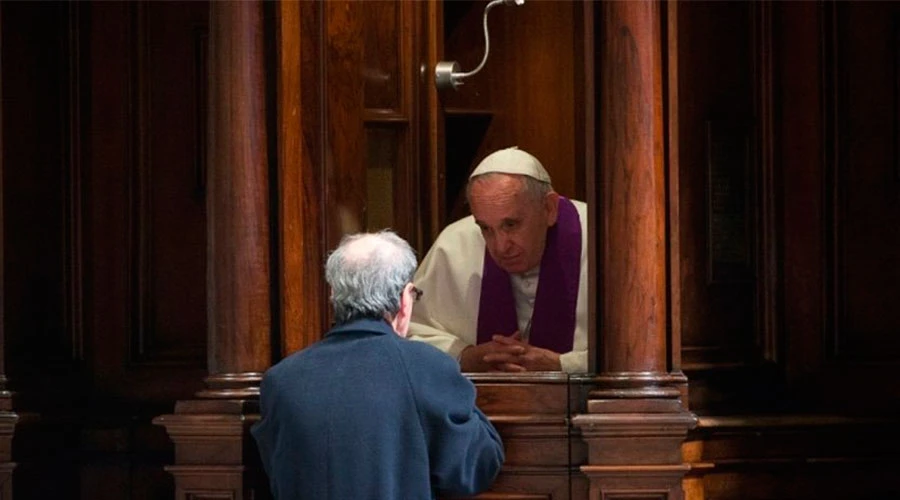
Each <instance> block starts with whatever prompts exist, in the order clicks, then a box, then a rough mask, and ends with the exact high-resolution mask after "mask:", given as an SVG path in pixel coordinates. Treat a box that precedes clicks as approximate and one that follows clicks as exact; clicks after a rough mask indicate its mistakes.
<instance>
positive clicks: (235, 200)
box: [204, 1, 271, 397]
mask: <svg viewBox="0 0 900 500" xmlns="http://www.w3.org/2000/svg"><path fill="white" fill-rule="evenodd" d="M209 24H210V28H209V64H210V70H209V107H208V109H209V131H208V145H209V146H208V149H209V154H208V157H209V163H208V167H207V179H208V180H207V186H208V188H207V189H208V191H207V217H208V220H209V223H208V228H207V231H208V237H207V238H208V240H207V249H208V256H209V257H208V258H209V271H208V275H207V293H208V295H209V297H208V308H209V309H208V318H209V322H210V324H209V338H210V342H209V366H208V368H209V372H210V376H209V378H208V379H207V383H208V385H209V386H210V388H209V392H208V393H204V395H209V396H218V397H222V396H226V395H231V394H230V391H232V390H237V391H245V390H252V389H251V388H252V387H253V386H254V385H255V384H258V376H256V377H254V376H250V375H249V374H254V373H256V374H261V372H262V371H264V370H265V369H266V367H268V365H269V363H270V357H271V351H270V347H269V346H270V344H269V334H270V332H271V304H270V302H269V301H270V296H269V294H270V287H271V285H270V283H271V282H270V276H269V272H270V250H269V234H270V232H269V195H268V192H269V176H268V171H269V168H268V143H267V134H266V98H265V90H266V80H265V66H264V62H265V57H264V50H263V49H264V40H263V29H264V27H263V6H262V3H260V2H254V1H249V2H212V3H211V4H210V20H209ZM254 379H255V381H254Z"/></svg>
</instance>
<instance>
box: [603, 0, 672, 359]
mask: <svg viewBox="0 0 900 500" xmlns="http://www.w3.org/2000/svg"><path fill="white" fill-rule="evenodd" d="M659 9H660V6H659V5H657V4H654V3H650V2H607V3H604V4H603V6H602V7H601V10H602V12H601V19H603V23H604V24H603V29H601V30H600V32H602V33H603V38H602V40H600V44H599V54H598V59H599V61H600V65H601V66H600V71H599V73H600V84H599V85H600V96H601V97H600V102H599V103H598V105H599V107H600V109H602V110H604V111H603V113H602V114H601V115H600V120H599V121H600V142H599V148H598V151H599V155H598V157H599V161H600V165H601V168H602V171H603V183H602V188H601V189H602V192H601V194H600V199H601V200H602V201H601V202H602V204H603V213H604V220H603V225H602V226H598V227H599V228H600V233H599V234H598V241H599V242H600V243H599V244H600V245H601V247H600V267H601V269H603V274H602V280H601V285H600V287H599V290H598V293H599V295H600V297H601V300H602V307H600V310H601V317H600V318H599V322H600V323H599V325H600V329H601V330H602V331H603V332H604V333H603V336H602V338H603V345H601V346H600V358H599V359H600V360H601V362H600V366H599V367H598V369H599V370H600V371H603V372H661V371H665V370H666V335H667V332H666V324H667V318H666V303H667V300H666V287H667V286H666V245H665V230H666V223H665V214H666V203H665V200H666V198H665V191H666V172H665V164H664V161H663V160H664V156H663V154H664V151H663V143H664V138H665V130H664V128H663V82H662V66H661V64H662V60H661V57H662V55H661V50H662V41H661V38H660V37H661V31H660V12H659Z"/></svg>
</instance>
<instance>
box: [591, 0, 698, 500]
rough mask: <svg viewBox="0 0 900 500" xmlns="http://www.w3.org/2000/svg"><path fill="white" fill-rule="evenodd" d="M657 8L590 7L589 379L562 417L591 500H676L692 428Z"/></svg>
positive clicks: (647, 4)
mask: <svg viewBox="0 0 900 500" xmlns="http://www.w3.org/2000/svg"><path fill="white" fill-rule="evenodd" d="M663 8H664V7H663V6H662V5H661V4H660V3H658V2H655V1H643V0H642V1H631V2H603V3H602V6H601V7H600V9H601V14H600V17H599V23H600V24H599V28H600V29H599V32H600V44H599V46H598V54H597V60H598V61H599V75H600V88H599V96H600V97H599V99H600V102H599V107H598V109H599V112H598V120H599V122H600V143H599V148H598V151H599V158H600V164H599V168H600V171H601V178H602V179H603V181H602V182H601V183H600V184H599V189H601V191H600V192H599V193H598V195H599V196H598V199H599V200H600V201H601V202H600V207H599V213H598V216H599V217H600V219H599V220H600V221H601V222H600V224H599V226H598V227H599V228H600V231H599V232H600V234H599V241H600V245H601V246H600V249H599V252H598V262H599V266H600V272H599V273H598V276H599V279H600V281H599V282H598V287H597V288H598V294H597V295H598V300H599V308H598V309H599V311H600V314H599V316H600V318H599V320H600V322H599V339H600V351H599V352H600V356H599V367H598V372H599V375H598V377H597V378H596V380H595V384H596V385H595V389H593V390H592V391H590V395H589V399H588V402H587V413H585V414H581V415H577V416H575V417H574V420H573V423H574V425H575V426H576V427H578V428H579V429H580V431H581V434H582V437H583V439H584V440H585V441H586V442H587V445H588V464H587V465H584V466H582V467H581V470H582V472H583V473H584V474H585V475H586V476H587V477H588V478H589V481H590V496H589V497H590V498H592V499H600V498H604V499H609V498H619V497H621V498H636V497H641V498H661V499H663V498H664V499H681V498H683V491H682V488H681V479H682V477H683V476H684V474H685V472H686V471H687V468H688V466H687V465H685V464H684V463H683V461H682V458H681V443H682V441H683V440H684V439H685V437H686V434H687V431H688V430H689V429H690V428H691V427H693V426H694V425H695V423H696V417H695V416H694V415H693V414H691V413H690V412H688V411H687V410H686V409H685V408H684V406H683V405H682V403H681V400H680V396H681V390H682V389H683V386H684V385H685V382H686V381H685V379H684V376H683V375H682V374H680V372H678V371H677V370H676V369H675V368H676V367H675V366H674V365H675V364H676V363H675V360H676V359H677V358H676V357H675V356H673V353H672V350H675V349H680V346H678V345H674V344H672V339H673V336H672V335H671V332H670V328H669V326H668V325H669V315H670V310H669V307H670V306H669V304H670V300H669V296H668V293H669V279H670V276H669V272H668V265H667V256H668V252H667V239H668V234H669V232H668V229H667V226H666V221H667V214H668V211H667V199H668V196H667V182H668V177H667V169H668V168H669V166H668V165H667V161H666V154H665V153H666V139H667V137H668V135H667V126H666V125H667V122H666V117H665V113H664V109H665V103H666V95H665V94H664V92H665V86H664V85H663V79H664V78H665V76H666V75H665V73H664V71H663V53H664V49H665V48H666V45H665V42H664V40H663V33H662V29H661V26H662V22H663V18H664V12H663V10H662V9H663ZM670 91H671V90H670ZM673 174H674V172H673ZM670 345H671V347H670Z"/></svg>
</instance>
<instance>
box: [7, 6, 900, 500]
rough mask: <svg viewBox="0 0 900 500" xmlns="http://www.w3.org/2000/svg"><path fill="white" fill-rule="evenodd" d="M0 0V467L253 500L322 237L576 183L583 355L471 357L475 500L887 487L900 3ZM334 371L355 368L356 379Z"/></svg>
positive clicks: (12, 475)
mask: <svg viewBox="0 0 900 500" xmlns="http://www.w3.org/2000/svg"><path fill="white" fill-rule="evenodd" d="M486 4H487V2H485V1H470V0H458V1H451V0H423V1H415V2H413V1H405V0H384V1H350V0H328V1H285V2H278V3H276V2H260V1H256V0H246V1H234V2H229V1H209V2H207V1H191V2H174V1H173V2H148V1H132V2H124V1H120V2H49V1H47V2H3V3H2V4H0V93H2V100H0V128H2V135H0V151H2V155H0V173H2V176H0V200H2V203H0V215H2V226H0V242H2V247H0V249H2V252H0V262H2V266H0V270H2V271H0V272H2V281H0V283H2V284H0V313H2V314H0V317H2V323H0V325H2V326H0V499H2V500H8V499H13V498H15V499H16V500H24V499H47V498H54V499H92V500H104V499H110V500H112V499H116V500H120V499H129V500H163V499H172V498H175V499H177V500H214V499H215V500H224V499H245V500H251V499H256V500H262V499H264V498H268V492H267V486H266V484H267V480H266V478H265V475H264V474H263V471H262V470H261V468H260V464H259V460H258V456H257V451H256V449H255V447H254V444H253V442H252V439H249V435H248V428H249V426H250V425H252V424H253V422H255V421H256V420H257V419H258V409H257V396H258V390H259V389H258V388H259V381H260V378H261V375H262V373H263V372H264V371H265V370H266V369H267V368H268V367H269V366H271V365H272V364H273V363H275V362H277V361H278V360H280V359H281V358H283V357H284V356H286V355H288V354H290V353H292V352H294V351H296V350H298V349H302V348H304V347H306V346H308V345H310V344H312V343H313V342H315V341H317V340H318V339H319V338H320V337H321V335H322V333H323V331H324V330H325V329H326V328H327V326H328V325H329V324H330V312H329V310H328V307H329V305H328V300H327V297H328V295H327V290H326V287H325V283H324V280H323V271H322V266H323V263H324V259H325V256H326V255H327V251H328V250H329V249H331V248H333V247H334V246H335V245H336V244H337V242H338V241H339V239H340V237H341V235H342V234H344V233H347V232H354V231H360V230H367V229H380V228H384V227H392V228H394V229H396V230H397V231H398V232H399V233H400V234H401V235H402V236H404V237H405V238H407V239H408V240H409V241H411V242H412V243H413V245H414V246H415V247H416V249H417V250H418V251H419V253H420V255H424V253H425V252H426V251H427V249H428V248H429V246H430V244H431V242H432V241H433V240H434V238H435V237H436V236H437V234H438V233H439V232H440V230H441V228H442V227H444V226H445V225H446V224H447V223H449V222H451V221H454V220H456V219H458V218H459V217H462V216H464V215H466V213H467V207H466V205H465V203H464V196H463V189H464V185H465V182H466V178H467V176H468V173H469V172H470V171H471V169H472V168H473V167H474V166H475V165H476V164H477V163H478V161H479V160H480V159H481V158H483V157H484V156H485V155H486V154H488V153H490V152H492V151H493V150H495V149H499V148H503V147H508V146H512V145H518V146H519V147H521V148H523V149H525V150H527V151H529V152H531V153H533V154H534V155H536V156H537V157H538V158H540V159H541V161H542V162H543V163H544V165H545V166H546V168H547V169H548V171H549V172H550V174H551V176H552V178H553V182H554V186H555V187H556V189H557V190H558V191H559V192H560V193H561V194H563V195H565V196H569V197H572V198H576V199H581V200H585V201H587V202H588V204H589V206H590V213H591V219H590V225H591V231H590V234H589V235H588V238H589V243H590V248H591V258H590V266H591V267H590V276H591V317H592V320H591V336H590V342H591V352H592V356H591V370H590V372H588V373H584V374H571V375H570V374H562V373H534V374H528V375H488V374H473V375H472V376H471V378H472V380H473V381H474V382H475V383H476V385H477V387H478V404H479V405H480V407H481V408H482V409H483V410H484V411H485V412H486V413H487V414H488V415H489V416H490V418H491V419H492V420H493V422H494V423H495V424H496V425H497V427H498V429H499V430H500V432H501V434H502V435H503V438H504V443H505V445H506V451H507V462H506V464H505V466H504V469H503V471H502V472H501V474H500V476H499V478H498V479H497V481H496V484H495V485H494V486H493V487H492V489H491V490H490V491H489V492H487V493H485V494H483V495H481V496H480V498H482V499H491V500H500V499H503V500H526V499H528V500H537V499H553V500H562V499H573V500H586V499H591V500H600V499H603V500H626V499H628V500H636V499H640V500H650V499H660V500H680V499H688V500H702V499H705V500H761V499H788V498H789V499H816V500H821V499H834V500H837V499H851V498H852V499H876V498H877V499H881V498H892V497H897V496H900V478H898V475H897V474H896V470H897V467H898V465H900V450H898V446H897V443H900V427H898V423H900V419H898V410H900V370H898V368H900V307H898V306H897V300H898V298H900V4H898V3H892V2H877V1H856V2H839V1H822V0H816V1H809V2H779V1H771V0H769V1H757V2H749V1H748V2H713V1H709V2H707V1H665V2H662V1H651V0H635V1H577V0H560V1H541V0H526V2H525V3H524V5H521V6H512V5H502V6H498V7H496V8H495V9H493V10H492V11H491V14H490V17H489V28H490V36H491V51H490V56H489V59H488V61H487V64H486V65H485V67H484V69H483V70H482V71H481V72H480V73H478V74H477V75H475V76H473V77H471V78H468V79H466V80H465V83H464V85H462V86H461V87H460V88H459V89H458V90H452V89H450V90H439V89H437V88H436V86H435V84H434V68H435V65H436V64H437V63H438V62H439V61H457V62H458V63H459V65H460V67H461V69H462V70H470V69H472V68H474V67H475V66H476V65H477V64H478V63H479V62H480V60H481V58H482V55H483V53H484V52H483V51H484V39H483V38H484V35H483V32H482V16H483V12H484V8H485V5H486ZM346 397H347V398H353V397H354V394H353V393H352V392H351V393H348V394H346Z"/></svg>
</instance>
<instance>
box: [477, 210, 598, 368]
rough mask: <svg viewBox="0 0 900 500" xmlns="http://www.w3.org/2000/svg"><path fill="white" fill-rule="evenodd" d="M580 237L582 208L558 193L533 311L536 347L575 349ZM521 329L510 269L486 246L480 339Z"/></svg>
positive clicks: (532, 340)
mask: <svg viewBox="0 0 900 500" xmlns="http://www.w3.org/2000/svg"><path fill="white" fill-rule="evenodd" d="M581 237H582V235H581V219H580V217H579V216H578V210H577V209H576V208H575V205H574V204H573V203H572V202H571V201H569V200H568V199H566V198H563V197H562V196H560V197H559V215H558V217H557V219H556V224H554V225H553V226H551V227H550V228H549V229H548V230H547V244H546V246H545V247H544V255H543V256H542V257H541V270H540V274H539V275H538V287H537V296H536V297H535V299H534V313H532V315H531V333H530V334H529V340H528V343H529V344H531V345H533V346H535V347H541V348H544V349H549V350H551V351H553V352H557V353H560V354H564V353H567V352H569V351H571V350H572V343H573V342H574V337H575V308H576V305H577V304H578V282H579V279H580V277H581ZM518 329H519V326H518V321H517V320H516V303H515V299H514V298H513V292H512V285H511V283H510V278H509V273H507V272H506V271H504V270H503V269H501V268H500V266H498V265H497V263H496V262H494V259H493V258H491V255H490V253H488V251H487V249H486V248H485V250H484V269H483V273H482V278H481V298H480V299H479V303H478V343H479V344H481V343H484V342H490V340H491V337H492V336H493V335H496V334H503V335H509V334H512V332H515V331H516V330H518Z"/></svg>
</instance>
